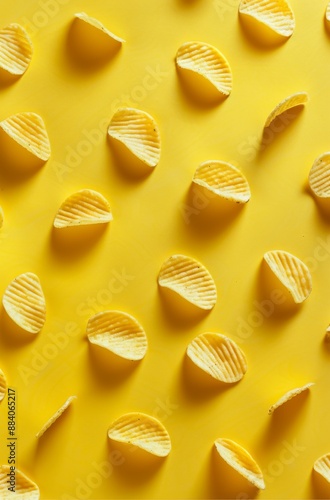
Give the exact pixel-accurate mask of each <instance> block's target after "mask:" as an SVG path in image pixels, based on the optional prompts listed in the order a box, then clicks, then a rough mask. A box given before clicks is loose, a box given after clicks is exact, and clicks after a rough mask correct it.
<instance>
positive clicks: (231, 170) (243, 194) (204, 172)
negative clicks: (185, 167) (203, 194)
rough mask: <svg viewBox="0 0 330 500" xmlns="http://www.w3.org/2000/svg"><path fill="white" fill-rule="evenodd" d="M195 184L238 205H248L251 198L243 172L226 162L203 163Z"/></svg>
mask: <svg viewBox="0 0 330 500" xmlns="http://www.w3.org/2000/svg"><path fill="white" fill-rule="evenodd" d="M193 182H194V183H195V184H198V185H200V186H203V187H205V188H206V189H208V190H209V191H211V192H212V193H214V194H216V195H217V196H220V197H221V198H225V199H226V200H230V201H234V202H236V203H247V202H248V201H249V199H250V197H251V192H250V187H249V184H248V181H247V180H246V178H245V177H244V175H243V174H242V172H240V170H239V169H238V168H236V167H234V166H233V165H231V164H230V163H227V162H224V161H218V160H210V161H206V162H204V163H202V164H201V165H200V166H199V167H198V168H197V170H196V172H195V174H194V177H193Z"/></svg>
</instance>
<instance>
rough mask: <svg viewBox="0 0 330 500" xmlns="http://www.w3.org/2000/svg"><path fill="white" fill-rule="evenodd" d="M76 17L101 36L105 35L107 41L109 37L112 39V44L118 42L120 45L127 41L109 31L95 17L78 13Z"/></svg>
mask: <svg viewBox="0 0 330 500" xmlns="http://www.w3.org/2000/svg"><path fill="white" fill-rule="evenodd" d="M75 17H76V18H77V19H79V20H80V21H83V22H85V23H87V24H89V25H90V26H92V27H93V28H95V29H96V30H98V31H99V32H100V33H101V34H104V35H105V40H106V38H107V37H109V38H110V39H111V41H112V42H117V43H119V44H120V45H121V44H122V43H123V42H124V41H125V40H123V39H122V38H120V37H119V36H116V35H114V34H113V33H112V32H111V31H109V30H108V29H107V28H106V27H105V26H104V25H103V24H102V23H101V22H100V21H98V20H97V19H95V18H94V17H90V16H88V15H87V14H86V13H85V12H78V13H77V14H75Z"/></svg>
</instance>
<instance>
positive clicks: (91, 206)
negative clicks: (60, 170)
mask: <svg viewBox="0 0 330 500" xmlns="http://www.w3.org/2000/svg"><path fill="white" fill-rule="evenodd" d="M111 220H112V213H111V209H110V205H109V203H108V201H107V200H106V199H105V198H104V196H103V195H102V194H100V193H98V192H97V191H93V190H92V189H82V190H81V191H77V193H74V194H72V195H71V196H69V197H68V198H67V199H66V200H65V201H64V202H63V203H62V205H61V206H60V208H59V210H58V212H57V214H56V217H55V220H54V227H56V228H58V229H61V228H64V227H71V226H86V225H90V224H107V223H108V222H110V221H111Z"/></svg>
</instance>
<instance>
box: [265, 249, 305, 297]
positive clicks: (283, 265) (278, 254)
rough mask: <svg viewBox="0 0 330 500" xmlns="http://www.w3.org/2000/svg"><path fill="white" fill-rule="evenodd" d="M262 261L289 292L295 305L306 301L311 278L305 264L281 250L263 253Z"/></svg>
mask: <svg viewBox="0 0 330 500" xmlns="http://www.w3.org/2000/svg"><path fill="white" fill-rule="evenodd" d="M264 260H265V261H266V262H267V264H268V265H269V267H270V269H271V270H272V271H273V273H274V274H275V276H276V277H277V278H278V279H279V280H280V282H281V283H282V284H283V285H284V286H285V288H286V289H287V290H288V291H289V292H290V294H291V295H292V297H293V300H294V302H295V303H296V304H299V303H301V302H303V301H304V300H306V299H307V297H308V296H309V294H310V293H311V291H312V277H311V274H310V272H309V269H308V267H307V266H306V264H304V263H303V262H302V261H301V260H300V259H298V257H295V256H294V255H292V254H290V253H289V252H285V251H283V250H273V251H270V252H267V253H265V255H264Z"/></svg>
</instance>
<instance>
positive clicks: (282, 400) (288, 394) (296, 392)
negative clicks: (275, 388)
mask: <svg viewBox="0 0 330 500" xmlns="http://www.w3.org/2000/svg"><path fill="white" fill-rule="evenodd" d="M313 385H314V383H313V382H310V383H309V384H306V385H304V386H302V387H298V388H297V389H292V390H291V391H288V392H286V393H285V394H284V396H282V397H281V398H280V399H279V400H278V401H276V403H274V404H273V405H272V406H271V407H270V408H269V410H268V414H269V415H271V414H272V413H274V411H275V410H277V408H279V407H280V406H282V405H284V404H285V403H287V402H288V401H290V400H291V399H292V398H294V397H296V396H298V395H299V394H301V393H302V392H305V391H307V390H308V389H309V388H310V387H312V386H313Z"/></svg>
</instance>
